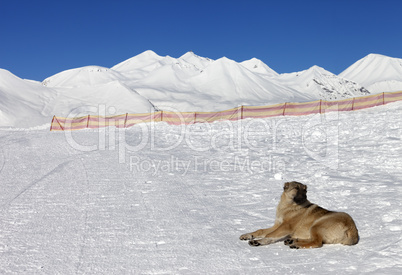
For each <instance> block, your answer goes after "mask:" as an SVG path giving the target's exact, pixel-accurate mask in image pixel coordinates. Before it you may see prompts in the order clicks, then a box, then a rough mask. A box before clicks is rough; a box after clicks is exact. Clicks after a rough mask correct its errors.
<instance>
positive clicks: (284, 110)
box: [282, 102, 287, 116]
mask: <svg viewBox="0 0 402 275" xmlns="http://www.w3.org/2000/svg"><path fill="white" fill-rule="evenodd" d="M286 104H287V102H285V106H283V114H282V115H283V116H284V115H285V112H286Z"/></svg>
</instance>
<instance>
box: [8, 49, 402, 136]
mask: <svg viewBox="0 0 402 275" xmlns="http://www.w3.org/2000/svg"><path fill="white" fill-rule="evenodd" d="M401 64H402V61H401V59H396V58H390V57H386V56H380V55H374V54H371V55H368V56H367V57H365V58H363V59H362V60H359V61H358V62H356V63H355V64H354V65H352V66H350V67H349V68H348V69H347V70H345V71H344V72H343V73H342V74H340V75H334V74H333V73H331V72H329V71H327V70H325V69H324V68H321V67H319V66H313V67H311V68H309V69H307V70H304V71H301V72H294V73H286V74H278V73H277V72H275V71H274V70H273V69H271V68H270V67H269V66H268V65H266V64H264V63H263V62H262V61H261V60H259V59H257V58H251V59H250V60H246V61H243V62H236V61H234V60H231V59H229V58H226V57H222V58H219V59H217V60H212V59H210V58H207V57H201V56H198V55H196V54H195V53H193V52H187V53H185V54H183V55H182V56H180V57H179V58H174V57H170V56H159V55H158V54H156V53H155V52H153V51H150V50H148V51H145V52H143V53H141V54H139V55H137V56H134V57H132V58H129V59H127V60H125V61H123V62H121V63H119V64H117V65H115V66H113V67H112V68H105V67H102V66H96V65H91V66H85V67H81V68H74V69H70V70H66V71H63V72H60V73H57V74H55V75H53V76H50V77H48V78H46V79H45V80H44V81H43V82H42V84H40V83H39V82H36V81H31V80H25V79H20V78H19V77H17V76H15V75H13V74H12V73H11V72H8V71H6V70H2V69H0V127H16V128H30V127H40V126H42V125H44V124H46V123H49V122H50V121H51V120H52V117H53V116H54V115H56V116H72V115H75V114H79V113H82V115H87V114H88V113H90V111H88V109H99V108H105V106H106V109H109V108H112V109H113V110H114V111H115V112H114V113H113V112H110V113H107V115H109V114H110V115H112V114H121V113H144V112H145V113H149V112H152V111H153V110H155V109H158V110H174V111H179V112H195V111H197V112H208V111H209V112H214V111H223V110H227V109H231V108H235V107H238V106H240V105H251V106H263V105H272V104H277V103H283V102H306V101H315V100H319V99H323V100H339V99H344V98H350V97H358V96H362V95H367V94H368V93H382V92H388V91H398V90H402V85H401V83H402V78H401V75H402V66H401ZM83 106H85V107H83Z"/></svg>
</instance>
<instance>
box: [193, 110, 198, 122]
mask: <svg viewBox="0 0 402 275" xmlns="http://www.w3.org/2000/svg"><path fill="white" fill-rule="evenodd" d="M196 121H197V112H194V123H193V124H195V123H196Z"/></svg>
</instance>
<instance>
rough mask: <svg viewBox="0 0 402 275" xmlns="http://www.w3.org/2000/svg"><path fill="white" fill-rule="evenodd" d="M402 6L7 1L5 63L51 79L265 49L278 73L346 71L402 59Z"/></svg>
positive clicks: (327, 1) (354, 1)
mask: <svg viewBox="0 0 402 275" xmlns="http://www.w3.org/2000/svg"><path fill="white" fill-rule="evenodd" d="M401 10H402V1H400V0H381V1H380V0H378V1H370V0H317V1H315V0H314V1H313V0H311V1H309V0H305V1H302V0H298V1H296V0H295V1H286V0H278V1H269V0H265V1H253V0H248V1H247V0H243V1H237V0H231V1H219V0H213V1H209V0H202V1H194V0H187V1H184V0H178V1H175V0H160V1H154V0H143V1H135V0H133V1H119V0H115V1H111V0H109V1H103V0H97V1H86V0H80V1H76V0H69V1H54V0H52V1H40V0H39V1H33V0H30V1H25V0H18V1H14V0H3V1H2V2H1V3H0V68H3V69H6V70H9V71H11V72H12V73H14V74H15V75H17V76H19V77H21V78H28V79H34V80H40V81H41V80H43V79H45V78H46V77H49V76H51V75H53V74H56V73H58V72H61V71H63V70H67V69H72V68H77V67H82V66H87V65H99V66H105V67H112V66H113V65H115V64H117V63H120V62H121V61H124V60H126V59H128V58H130V57H133V56H135V55H137V54H140V53H141V52H143V51H146V50H153V51H154V52H156V53H157V54H159V55H162V56H165V55H169V56H172V57H180V56H181V55H183V54H184V53H186V52H188V51H190V50H191V51H193V52H194V53H195V54H197V55H200V56H203V57H209V58H212V59H218V58H220V57H223V56H226V57H227V58H230V59H233V60H235V61H237V62H241V61H244V60H247V59H250V58H253V57H256V58H258V59H261V60H262V61H263V62H264V63H266V64H267V65H268V66H269V67H271V68H272V69H274V70H275V71H277V72H278V73H286V72H294V71H300V70H304V69H307V68H309V67H311V66H312V65H318V66H321V67H324V68H325V69H327V70H329V71H331V72H333V73H335V74H339V73H340V72H342V71H343V70H344V69H346V68H347V67H348V66H350V65H352V64H353V63H354V62H356V61H357V60H358V59H360V58H362V57H364V56H366V55H367V54H369V53H379V54H384V55H388V56H391V57H398V58H402V19H401Z"/></svg>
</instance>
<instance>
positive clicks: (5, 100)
mask: <svg viewBox="0 0 402 275" xmlns="http://www.w3.org/2000/svg"><path fill="white" fill-rule="evenodd" d="M56 97H57V92H56V91H55V90H53V89H49V88H47V87H43V86H42V85H41V84H40V83H39V82H34V81H26V80H23V79H21V78H19V77H17V76H15V75H13V74H12V73H10V72H9V71H7V70H3V69H0V126H17V127H32V126H37V125H41V124H44V123H49V116H50V118H51V116H52V115H51V114H52V113H53V112H54V109H53V106H52V104H51V103H52V102H53V100H54V99H55V98H56Z"/></svg>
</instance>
